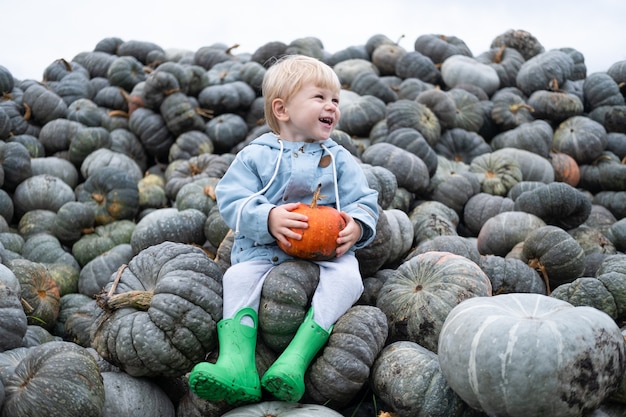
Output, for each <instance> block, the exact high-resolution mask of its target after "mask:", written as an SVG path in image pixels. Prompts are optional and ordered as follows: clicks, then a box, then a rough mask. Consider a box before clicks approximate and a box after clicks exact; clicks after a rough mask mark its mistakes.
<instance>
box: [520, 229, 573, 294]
mask: <svg viewBox="0 0 626 417" xmlns="http://www.w3.org/2000/svg"><path fill="white" fill-rule="evenodd" d="M520 259H521V260H522V261H524V262H526V263H527V264H528V265H530V266H531V267H533V268H535V269H537V270H538V271H540V272H541V274H542V275H543V277H544V279H545V280H546V284H548V282H549V288H548V294H550V291H551V288H552V289H554V288H556V287H557V286H559V285H561V284H565V283H568V282H572V281H574V280H575V279H576V278H579V277H580V276H582V274H583V272H584V269H585V252H584V251H583V248H582V247H581V246H580V244H579V243H578V242H577V241H576V240H575V239H574V238H573V237H572V236H571V235H570V234H569V233H567V232H566V231H565V230H563V229H561V228H560V227H557V226H550V225H547V226H542V227H539V228H537V229H535V230H533V231H532V232H530V233H529V234H528V235H527V236H526V238H525V239H524V247H523V249H522V253H521V258H520Z"/></svg>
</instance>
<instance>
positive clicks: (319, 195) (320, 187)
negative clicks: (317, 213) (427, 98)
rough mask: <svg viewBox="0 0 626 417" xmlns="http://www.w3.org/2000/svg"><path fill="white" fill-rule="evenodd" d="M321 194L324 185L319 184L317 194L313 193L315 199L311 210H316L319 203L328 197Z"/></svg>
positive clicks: (312, 201)
mask: <svg viewBox="0 0 626 417" xmlns="http://www.w3.org/2000/svg"><path fill="white" fill-rule="evenodd" d="M321 192H322V183H321V182H320V183H319V184H317V188H316V189H315V192H314V193H313V199H312V200H311V205H310V207H311V208H316V207H317V202H318V201H319V200H322V199H324V198H326V197H327V196H325V195H322V194H321Z"/></svg>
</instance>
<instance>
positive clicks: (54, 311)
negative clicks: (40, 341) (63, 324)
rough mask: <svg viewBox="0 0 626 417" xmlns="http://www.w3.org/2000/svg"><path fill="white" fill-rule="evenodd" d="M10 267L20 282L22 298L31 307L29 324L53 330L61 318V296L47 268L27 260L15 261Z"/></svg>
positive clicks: (28, 309) (28, 312)
mask: <svg viewBox="0 0 626 417" xmlns="http://www.w3.org/2000/svg"><path fill="white" fill-rule="evenodd" d="M8 266H9V269H11V271H13V273H14V274H15V277H16V278H17V279H18V281H19V282H20V288H21V290H22V293H21V298H23V299H24V300H25V301H26V303H27V305H28V306H30V307H29V308H27V310H25V311H26V316H27V318H28V324H34V325H37V326H41V327H44V328H45V329H47V330H50V329H52V328H53V327H54V324H55V322H56V319H57V317H58V316H59V305H60V299H61V295H60V293H59V287H58V286H57V284H56V282H55V281H54V280H53V279H52V276H51V275H50V273H49V271H48V270H47V268H46V266H45V265H44V264H41V263H39V262H32V261H29V260H27V259H14V260H12V261H11V262H10V263H9V265H8Z"/></svg>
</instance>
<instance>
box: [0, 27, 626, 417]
mask: <svg viewBox="0 0 626 417" xmlns="http://www.w3.org/2000/svg"><path fill="white" fill-rule="evenodd" d="M291 53H299V54H305V55H308V56H313V57H316V58H318V59H321V60H323V61H325V62H327V63H328V64H329V65H331V66H332V67H333V68H334V69H335V71H336V72H337V74H338V75H339V78H340V79H341V82H342V84H343V86H344V89H343V91H342V96H341V105H340V107H341V110H342V118H341V121H340V124H339V126H338V129H337V130H336V131H335V132H334V133H333V139H335V140H336V141H337V142H339V143H341V144H342V145H343V146H345V147H346V148H347V149H348V150H349V151H350V152H351V153H352V154H353V155H354V156H355V158H358V159H359V161H360V162H361V163H362V167H363V169H364V172H365V173H366V176H367V179H368V181H369V183H370V186H371V187H373V188H375V189H377V190H378V192H379V205H380V208H381V216H380V221H379V223H378V225H377V237H376V239H375V241H374V242H373V243H372V244H371V245H370V246H368V247H367V248H364V249H362V250H360V251H359V252H358V253H357V256H358V258H359V261H360V268H361V273H362V275H363V280H364V286H365V291H364V293H363V296H362V297H361V299H360V300H359V301H358V302H357V304H356V305H355V306H353V307H352V308H351V309H350V310H349V311H348V312H347V313H346V314H345V315H344V316H343V317H341V318H340V319H339V321H338V322H337V324H336V325H335V327H334V329H333V333H332V335H331V337H330V340H329V342H328V345H327V346H326V347H325V348H324V349H323V351H322V352H321V353H320V356H319V357H318V358H316V359H315V361H314V362H313V364H312V365H311V367H310V369H309V371H308V372H307V376H306V393H305V397H304V398H303V400H302V402H303V404H301V405H294V404H286V403H278V402H274V401H272V399H271V398H264V399H263V402H262V403H259V404H253V405H250V406H247V407H234V406H229V405H227V404H222V403H211V402H208V401H205V400H202V399H200V398H198V397H197V396H195V395H194V394H193V393H191V392H190V390H189V387H188V385H187V380H186V375H187V373H188V372H189V370H190V369H191V368H192V366H193V365H194V364H195V363H197V362H199V361H202V360H205V359H207V360H214V359H215V357H216V354H217V347H218V346H217V337H216V323H217V322H218V321H219V320H220V318H221V314H222V313H221V307H222V299H221V297H222V286H221V278H222V274H223V272H224V270H225V269H226V268H228V266H229V263H230V260H229V254H230V248H231V246H232V234H231V232H230V230H229V229H228V227H227V226H226V225H225V224H224V222H223V220H222V219H221V217H220V214H219V211H218V210H217V206H216V203H215V195H214V187H215V185H216V183H217V182H218V181H219V179H220V177H221V176H222V175H223V173H224V172H225V171H226V169H227V168H228V166H229V164H230V163H231V161H232V160H233V157H234V155H235V154H236V153H237V151H238V150H239V149H241V148H242V147H244V146H246V144H247V143H248V142H249V141H250V140H252V139H254V138H255V137H257V136H259V135H260V134H262V133H264V132H266V131H267V126H266V125H265V124H264V120H263V113H262V112H263V106H262V97H261V96H260V84H261V80H262V78H263V75H264V72H265V70H266V67H265V64H266V63H268V62H271V60H272V58H274V57H278V56H281V55H283V54H291ZM625 85H626V61H618V62H616V63H615V64H614V65H612V66H611V67H610V68H609V69H607V71H606V72H598V73H593V74H587V71H586V66H585V62H584V57H583V55H582V54H581V53H580V52H579V51H577V50H575V49H573V48H561V49H554V50H545V49H544V47H543V46H542V45H541V43H540V42H539V41H538V40H537V39H536V38H535V37H534V36H532V34H530V33H528V32H525V31H523V30H511V31H507V32H505V33H503V34H501V35H499V36H497V37H496V38H494V40H493V42H492V44H491V45H490V46H489V48H488V49H487V50H486V51H485V52H484V53H481V54H480V55H477V56H474V55H473V54H472V53H471V51H470V50H469V48H468V47H467V46H466V44H465V43H464V42H463V41H462V40H461V39H459V38H457V37H454V36H443V35H434V34H433V35H422V36H420V37H418V38H417V39H416V41H415V44H414V50H412V51H409V50H406V49H404V48H402V47H401V46H399V45H398V44H397V43H395V42H394V41H392V40H390V39H389V38H388V37H386V36H384V35H380V34H377V35H374V36H372V37H371V38H370V39H368V40H367V42H366V43H365V44H364V45H358V46H351V47H348V48H345V49H343V50H340V51H336V52H333V53H330V52H329V51H326V50H325V49H324V47H323V45H322V43H321V42H320V41H319V40H318V39H317V38H314V37H310V38H301V39H296V40H294V41H292V42H291V43H288V44H287V43H283V42H278V41H277V42H271V43H268V44H266V45H263V46H262V47H260V48H259V49H258V50H256V51H254V53H237V52H236V48H235V47H229V46H227V45H224V44H221V43H216V44H213V45H210V46H206V47H202V48H200V49H198V50H196V51H186V50H164V49H163V48H161V47H160V46H158V45H155V44H154V43H151V42H147V41H137V40H122V39H119V38H114V37H112V38H106V39H103V40H102V41H100V42H99V43H98V44H97V45H96V47H95V48H94V50H93V51H88V52H82V53H79V54H78V55H76V56H75V57H74V58H73V59H71V60H66V59H59V60H56V61H54V62H52V63H51V64H50V65H49V66H48V67H47V68H45V70H44V71H43V78H42V80H40V81H39V80H17V79H15V78H14V77H13V76H12V74H11V73H10V71H9V69H7V68H5V67H2V66H0V91H1V92H2V99H1V100H0V140H1V141H0V185H1V189H0V261H1V263H0V317H1V319H0V410H1V411H0V416H1V417H22V416H31V417H32V416H43V415H46V416H66V417H67V416H70V417H73V416H82V417H86V416H119V415H142V416H178V417H193V416H205V417H206V416H220V415H229V416H243V415H246V416H264V415H285V416H287V415H292V416H296V415H307V416H341V415H344V416H378V415H379V413H381V412H385V413H386V415H398V416H429V417H435V416H441V417H444V416H445V417H457V416H485V415H489V416H495V415H497V416H525V417H529V416H548V415H549V416H583V415H584V416H617V415H620V416H623V415H624V413H626V381H625V380H624V369H625V367H626V352H625V346H626V344H625V342H624V335H625V334H626V331H624V330H622V328H621V326H622V323H623V320H624V318H626V253H625V251H626V165H625V164H624V158H625V157H626V104H625V101H624V96H625V95H626V87H625ZM318 278H319V277H318V271H317V269H316V267H315V266H314V264H311V263H309V262H307V261H304V260H294V261H290V262H287V263H285V264H283V265H280V266H279V267H277V268H275V269H274V270H273V271H272V272H271V273H270V275H269V276H268V278H267V280H266V282H265V285H264V288H263V294H262V298H263V299H262V302H261V309H260V311H259V326H260V337H259V342H258V349H257V367H258V369H259V372H260V373H263V372H264V371H265V370H266V369H267V367H268V366H269V364H271V363H272V361H273V360H274V359H275V358H276V357H277V355H278V354H279V353H280V352H281V350H282V349H284V347H285V346H286V345H287V344H288V342H289V340H290V338H291V337H292V336H293V334H294V333H295V330H296V329H297V327H298V325H299V323H300V322H301V321H302V319H303V318H304V314H305V312H306V310H307V309H308V304H309V303H310V298H311V296H312V293H313V291H314V289H315V286H316V285H317V280H318Z"/></svg>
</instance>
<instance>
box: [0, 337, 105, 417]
mask: <svg viewBox="0 0 626 417" xmlns="http://www.w3.org/2000/svg"><path fill="white" fill-rule="evenodd" d="M25 349H26V348H25ZM5 371H7V373H10V374H9V377H8V378H7V379H6V381H5V387H4V389H5V394H6V397H5V401H4V406H3V408H2V412H1V413H0V416H2V417H31V416H38V415H42V412H43V415H46V416H50V417H86V416H100V415H101V412H102V407H103V405H104V385H103V383H102V377H101V375H100V370H99V368H98V364H97V362H96V360H95V359H94V358H93V356H91V354H90V353H89V352H88V351H87V350H86V349H85V348H83V347H81V346H78V345H76V344H74V343H71V342H62V341H52V342H48V343H44V344H42V345H39V346H34V347H32V348H27V349H26V350H25V351H24V356H23V357H22V358H20V359H19V362H17V363H16V364H15V368H14V369H13V370H12V371H13V372H10V371H8V370H6V369H5ZM44 410H45V411H44Z"/></svg>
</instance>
